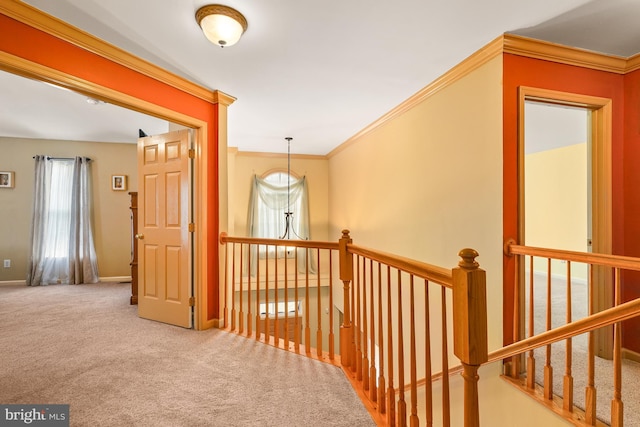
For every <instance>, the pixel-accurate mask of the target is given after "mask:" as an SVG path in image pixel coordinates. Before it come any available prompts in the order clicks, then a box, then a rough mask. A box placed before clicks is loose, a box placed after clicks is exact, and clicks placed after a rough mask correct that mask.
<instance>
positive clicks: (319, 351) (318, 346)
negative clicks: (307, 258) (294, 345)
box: [316, 249, 322, 357]
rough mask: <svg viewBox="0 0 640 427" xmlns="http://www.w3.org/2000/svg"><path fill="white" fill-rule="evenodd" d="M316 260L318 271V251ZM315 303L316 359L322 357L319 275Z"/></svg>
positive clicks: (318, 275)
mask: <svg viewBox="0 0 640 427" xmlns="http://www.w3.org/2000/svg"><path fill="white" fill-rule="evenodd" d="M317 257H318V259H317V263H316V265H317V266H318V269H320V249H318V255H317ZM316 276H317V279H318V280H317V288H316V289H317V290H316V293H317V301H318V307H317V309H318V329H317V332H316V351H317V353H316V354H317V355H318V357H322V298H321V297H320V296H321V292H320V274H317V275H316Z"/></svg>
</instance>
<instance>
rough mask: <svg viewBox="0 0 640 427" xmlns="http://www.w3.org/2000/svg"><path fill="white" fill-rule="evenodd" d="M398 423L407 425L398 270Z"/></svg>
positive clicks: (400, 284) (400, 278) (399, 275)
mask: <svg viewBox="0 0 640 427" xmlns="http://www.w3.org/2000/svg"><path fill="white" fill-rule="evenodd" d="M397 286H398V425H400V426H406V425H407V402H406V401H405V399H404V334H403V332H402V272H401V271H400V270H398V285H397Z"/></svg>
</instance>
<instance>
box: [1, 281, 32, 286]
mask: <svg viewBox="0 0 640 427" xmlns="http://www.w3.org/2000/svg"><path fill="white" fill-rule="evenodd" d="M15 285H24V286H26V285H27V282H26V281H25V280H5V281H3V282H0V286H15Z"/></svg>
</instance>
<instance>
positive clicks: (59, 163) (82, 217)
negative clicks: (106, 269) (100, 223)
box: [27, 156, 99, 286]
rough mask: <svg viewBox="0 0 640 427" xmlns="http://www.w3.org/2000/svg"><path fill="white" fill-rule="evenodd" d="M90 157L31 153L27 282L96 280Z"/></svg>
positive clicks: (35, 283)
mask: <svg viewBox="0 0 640 427" xmlns="http://www.w3.org/2000/svg"><path fill="white" fill-rule="evenodd" d="M89 162H90V160H89V159H87V158H81V157H76V158H75V159H71V160H66V159H50V158H48V157H46V156H36V157H35V184H34V195H33V197H34V202H33V214H32V221H31V248H30V256H29V267H28V270H27V285H29V286H39V285H49V284H54V283H65V284H69V283H73V284H80V283H95V282H97V281H98V280H99V278H98V267H97V259H96V254H95V248H94V245H93V232H92V224H91V192H90V188H91V185H90V176H91V172H90V166H89Z"/></svg>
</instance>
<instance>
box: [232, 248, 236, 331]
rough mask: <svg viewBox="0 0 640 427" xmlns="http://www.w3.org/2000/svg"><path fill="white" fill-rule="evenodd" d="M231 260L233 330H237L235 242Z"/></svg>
mask: <svg viewBox="0 0 640 427" xmlns="http://www.w3.org/2000/svg"><path fill="white" fill-rule="evenodd" d="M231 250H232V253H233V255H232V258H233V260H232V262H231V331H235V330H236V244H235V243H233V247H232V248H231Z"/></svg>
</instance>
